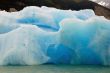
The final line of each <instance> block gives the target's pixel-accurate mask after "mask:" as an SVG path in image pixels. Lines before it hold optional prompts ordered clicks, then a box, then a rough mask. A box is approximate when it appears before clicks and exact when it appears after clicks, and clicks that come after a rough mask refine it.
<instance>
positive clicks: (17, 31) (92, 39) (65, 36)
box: [0, 6, 110, 65]
mask: <svg viewBox="0 0 110 73" xmlns="http://www.w3.org/2000/svg"><path fill="white" fill-rule="evenodd" d="M109 34H110V20H107V19H105V18H104V17H99V16H96V15H95V14H94V12H93V11H92V10H80V11H72V10H60V9H55V8H48V7H41V8H40V7H34V6H31V7H26V8H24V9H23V10H21V11H19V12H12V13H8V12H5V11H0V65H39V64H45V63H52V64H99V65H110V35H109Z"/></svg>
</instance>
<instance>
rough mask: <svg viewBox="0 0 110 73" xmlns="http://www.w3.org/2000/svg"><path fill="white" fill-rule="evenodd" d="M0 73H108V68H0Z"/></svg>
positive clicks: (60, 66) (61, 66) (70, 66)
mask: <svg viewBox="0 0 110 73" xmlns="http://www.w3.org/2000/svg"><path fill="white" fill-rule="evenodd" d="M0 73H110V67H102V66H91V65H86V66H84V65H83V66H79V65H78V66H73V65H38V66H0Z"/></svg>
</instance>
